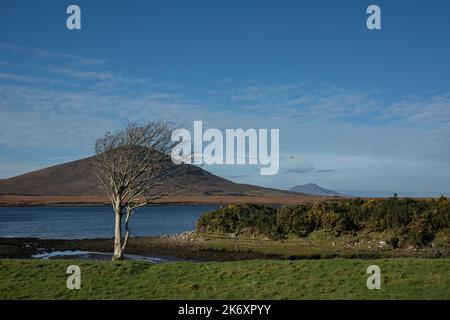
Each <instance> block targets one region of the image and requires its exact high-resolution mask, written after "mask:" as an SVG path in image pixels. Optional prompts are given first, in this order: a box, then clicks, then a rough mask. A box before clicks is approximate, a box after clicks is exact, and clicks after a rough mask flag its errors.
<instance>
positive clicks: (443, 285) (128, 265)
mask: <svg viewBox="0 0 450 320" xmlns="http://www.w3.org/2000/svg"><path fill="white" fill-rule="evenodd" d="M72 264H77V265H79V266H80V268H81V289H80V290H69V289H67V287H66V279H67V277H68V275H66V268H67V266H69V265H72ZM371 264H376V265H378V266H380V268H381V278H382V285H381V289H380V290H369V289H367V287H366V280H367V277H368V275H367V274H366V269H367V266H369V265H371ZM0 298H1V299H450V260H448V259H412V258H411V259H379V260H360V259H329V260H301V261H281V260H249V261H239V262H225V263H170V264H160V265H153V264H149V263H146V262H136V261H121V262H114V263H113V262H106V261H105V262H95V261H86V260H83V261H80V260H50V261H42V260H8V259H4V260H0Z"/></svg>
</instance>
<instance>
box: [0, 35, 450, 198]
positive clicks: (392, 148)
mask: <svg viewBox="0 0 450 320" xmlns="http://www.w3.org/2000/svg"><path fill="white" fill-rule="evenodd" d="M1 50H6V51H9V52H11V51H12V52H14V55H13V57H11V56H10V57H8V58H9V59H11V60H10V61H6V60H3V61H2V62H1V64H2V66H4V68H3V69H4V70H2V72H0V114H1V115H2V116H1V117H0V148H7V149H8V150H15V149H27V148H33V149H37V150H43V151H44V152H43V154H45V150H47V149H48V148H52V149H54V150H61V153H62V154H65V153H67V152H69V151H70V154H71V155H73V154H74V153H76V152H78V153H79V154H80V155H81V154H83V155H85V154H89V153H90V152H92V147H93V146H92V145H93V142H94V140H95V139H96V138H97V137H98V136H99V135H102V134H103V133H104V132H106V131H107V130H114V129H117V128H120V127H123V126H124V125H125V124H126V123H127V122H130V121H140V122H144V121H148V120H157V119H162V120H171V121H174V122H176V123H179V124H181V125H183V126H184V127H188V128H189V127H190V126H191V125H192V123H193V121H194V120H203V123H204V126H205V128H206V127H216V128H222V129H223V128H250V127H252V128H278V129H280V138H281V141H280V147H281V153H282V159H281V167H280V168H281V171H280V172H281V174H279V175H278V176H276V177H271V178H270V179H267V178H264V177H259V176H258V175H253V174H248V172H245V171H239V172H236V171H234V172H233V169H230V170H229V171H227V172H226V174H225V175H226V176H228V177H230V178H232V179H238V180H239V182H246V183H258V184H262V185H267V186H278V187H283V186H287V185H292V184H299V183H300V182H305V181H301V180H302V177H309V176H312V175H313V176H314V179H316V180H317V181H314V182H323V184H324V185H326V186H329V187H331V188H335V189H336V188H340V189H345V186H342V184H349V185H350V184H351V185H358V184H360V186H361V188H363V187H366V189H367V188H371V186H369V185H368V184H370V183H375V182H374V181H376V183H377V184H378V185H382V184H383V183H384V182H382V179H381V178H379V176H381V175H385V176H384V177H383V178H384V180H383V181H385V180H386V179H388V178H389V179H390V178H391V177H396V178H395V179H397V180H398V181H399V182H398V183H399V184H400V183H403V184H412V183H420V184H422V186H425V185H426V186H429V188H433V186H432V185H433V184H436V185H439V186H438V187H439V188H440V189H445V187H446V186H447V187H448V188H449V189H450V186H449V185H448V184H449V183H448V182H445V181H444V180H445V179H446V178H449V179H447V180H450V176H449V175H450V173H449V174H447V175H446V174H443V172H447V171H448V172H450V165H449V163H450V148H449V144H448V141H450V93H449V92H441V93H435V94H431V95H430V94H424V95H415V96H404V97H403V96H402V97H397V98H390V99H384V98H383V96H382V95H380V94H379V93H377V92H366V91H361V90H358V89H354V88H345V87H340V86H337V85H333V84H325V83H320V82H309V81H304V80H291V81H287V80H286V81H272V82H271V81H269V80H264V79H263V80H258V81H251V82H250V81H248V82H245V81H234V80H233V79H227V81H221V80H220V79H218V80H217V81H211V83H209V84H208V86H207V87H205V86H203V87H202V86H199V85H195V86H194V85H191V84H189V83H178V84H175V85H173V84H171V85H167V84H166V83H157V82H155V81H151V80H150V79H147V78H141V77H136V76H135V75H132V74H129V73H127V72H125V71H124V70H123V69H121V68H118V67H117V66H115V65H114V64H113V63H111V62H109V61H108V60H102V59H91V58H86V57H79V56H76V55H72V54H67V53H60V52H53V51H47V50H39V49H32V48H23V47H17V46H14V45H9V44H4V43H0V51H1ZM16 56H17V57H22V56H25V57H27V59H19V60H18V61H16V60H14V58H15V57H16ZM28 57H30V59H28ZM24 60H25V61H26V62H25V63H24V62H23V61H24ZM55 60H57V63H55ZM317 168H319V169H317ZM214 170H215V169H214ZM446 170H447V171H446ZM438 171H439V173H438ZM324 173H330V174H324ZM431 177H432V178H431ZM414 179H416V180H414ZM297 180H299V181H297ZM308 182H310V181H308Z"/></svg>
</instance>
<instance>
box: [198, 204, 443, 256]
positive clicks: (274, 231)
mask: <svg viewBox="0 0 450 320" xmlns="http://www.w3.org/2000/svg"><path fill="white" fill-rule="evenodd" d="M449 225H450V200H449V199H448V198H444V197H441V198H439V199H427V200H415V199H399V198H397V197H394V198H390V199H387V200H363V199H349V200H340V201H333V202H326V201H324V202H319V203H315V204H302V205H295V206H282V207H280V208H278V209H275V208H272V207H268V206H260V205H230V206H228V207H222V208H220V209H217V210H214V211H211V212H208V213H205V214H204V215H202V216H201V217H200V219H199V220H198V222H197V230H198V231H200V232H206V233H211V232H212V233H228V234H229V233H232V234H234V236H239V235H240V234H241V233H244V232H245V233H249V234H252V235H255V234H262V235H265V236H267V237H270V238H272V239H281V238H286V237H306V236H308V235H309V234H310V233H311V232H313V231H317V230H325V231H329V232H333V233H334V234H335V235H336V236H339V235H340V234H341V233H351V234H354V233H356V232H358V231H360V230H362V229H369V231H371V230H372V231H380V232H382V231H391V232H392V234H393V237H392V238H391V239H390V240H389V241H388V242H389V243H390V244H391V245H392V247H394V248H395V247H398V246H399V245H403V244H412V245H415V246H423V245H427V244H429V243H430V242H431V241H433V239H434V237H435V234H436V232H438V231H440V230H447V229H448V228H449Z"/></svg>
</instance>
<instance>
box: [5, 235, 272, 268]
mask: <svg viewBox="0 0 450 320" xmlns="http://www.w3.org/2000/svg"><path fill="white" fill-rule="evenodd" d="M112 248H113V239H112V238H110V239H105V238H99V239H77V240H57V239H36V238H0V259H2V258H30V257H31V256H32V255H34V254H37V253H40V252H43V251H47V252H52V251H66V250H83V251H92V252H111V251H112ZM127 253H129V254H139V255H146V256H152V255H155V256H171V257H176V258H181V259H190V260H195V261H236V260H248V259H274V258H279V256H277V255H272V254H270V255H268V254H262V253H258V252H252V251H248V252H240V251H225V250H215V249H211V248H208V247H207V246H206V245H205V244H204V243H203V242H202V240H201V239H196V238H194V237H192V232H184V233H181V234H177V235H170V236H161V237H136V238H130V240H129V243H128V246H127Z"/></svg>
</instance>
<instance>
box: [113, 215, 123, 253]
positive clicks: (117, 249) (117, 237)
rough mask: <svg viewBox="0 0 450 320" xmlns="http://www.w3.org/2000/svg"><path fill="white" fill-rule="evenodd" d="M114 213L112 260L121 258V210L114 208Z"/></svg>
mask: <svg viewBox="0 0 450 320" xmlns="http://www.w3.org/2000/svg"><path fill="white" fill-rule="evenodd" d="M114 211H115V215H116V222H115V231H114V255H113V257H112V260H113V261H114V260H122V258H123V250H122V212H121V210H114Z"/></svg>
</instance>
